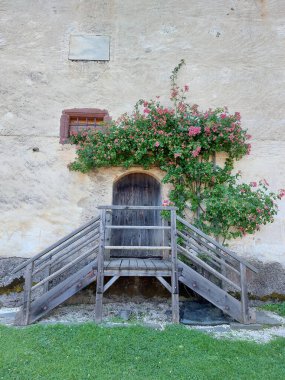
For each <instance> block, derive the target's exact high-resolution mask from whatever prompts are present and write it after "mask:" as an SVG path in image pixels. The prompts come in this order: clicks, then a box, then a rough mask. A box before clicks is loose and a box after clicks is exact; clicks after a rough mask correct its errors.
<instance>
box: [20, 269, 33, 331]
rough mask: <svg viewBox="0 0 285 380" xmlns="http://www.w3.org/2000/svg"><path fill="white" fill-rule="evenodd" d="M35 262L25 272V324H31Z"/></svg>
mask: <svg viewBox="0 0 285 380" xmlns="http://www.w3.org/2000/svg"><path fill="white" fill-rule="evenodd" d="M33 265H34V264H33V263H29V265H28V266H27V267H26V272H25V287H24V302H23V320H22V323H21V324H23V325H28V324H29V318H30V305H31V289H32V282H33V275H32V273H33Z"/></svg>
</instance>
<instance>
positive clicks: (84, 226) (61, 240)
mask: <svg viewBox="0 0 285 380" xmlns="http://www.w3.org/2000/svg"><path fill="white" fill-rule="evenodd" d="M98 220H99V217H97V218H94V219H91V220H90V221H89V222H87V223H85V224H83V225H82V226H81V227H79V228H77V229H76V230H74V231H72V232H71V233H70V234H68V235H66V236H64V237H63V238H62V239H60V240H58V241H57V242H56V243H54V244H52V245H50V246H49V247H48V248H46V249H44V250H43V251H41V252H40V253H38V254H37V255H35V256H33V257H32V258H30V259H28V260H27V261H25V262H24V263H22V264H20V265H18V266H17V267H16V268H15V269H14V270H13V272H12V273H17V272H19V271H20V270H21V269H23V268H24V267H26V266H27V265H28V264H29V263H31V262H33V261H35V260H37V259H38V258H40V257H42V256H43V255H45V254H46V253H49V252H50V251H51V250H53V249H54V248H56V247H58V246H59V245H60V244H62V243H64V242H65V241H66V240H68V239H70V238H71V237H73V236H74V235H76V234H78V233H79V232H81V231H83V230H84V229H86V228H87V227H89V226H90V225H92V224H94V223H96V222H98Z"/></svg>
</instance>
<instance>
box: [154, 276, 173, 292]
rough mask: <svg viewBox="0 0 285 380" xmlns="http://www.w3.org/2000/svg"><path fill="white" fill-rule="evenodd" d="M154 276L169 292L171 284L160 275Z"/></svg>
mask: <svg viewBox="0 0 285 380" xmlns="http://www.w3.org/2000/svg"><path fill="white" fill-rule="evenodd" d="M156 278H157V279H158V281H159V282H160V283H161V284H162V285H163V286H164V287H165V288H166V289H167V290H168V291H169V293H171V286H170V285H169V283H168V282H167V281H165V279H164V278H163V277H161V276H156Z"/></svg>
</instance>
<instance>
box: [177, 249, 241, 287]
mask: <svg viewBox="0 0 285 380" xmlns="http://www.w3.org/2000/svg"><path fill="white" fill-rule="evenodd" d="M178 250H180V251H181V252H182V253H183V254H184V255H185V256H186V257H187V258H188V259H190V260H191V261H193V263H195V264H197V265H199V266H200V267H202V268H204V269H206V270H207V271H208V272H210V273H212V274H213V275H215V276H216V277H217V278H219V279H220V280H223V281H225V282H227V283H228V284H229V285H231V286H233V287H234V288H235V289H237V290H238V291H240V290H241V288H240V286H239V285H237V284H235V283H234V282H232V281H231V280H229V279H228V278H227V277H225V276H223V275H222V274H221V273H220V272H218V271H216V270H215V269H214V268H212V267H210V265H208V264H206V263H205V262H204V261H203V260H201V259H199V258H198V257H195V256H192V255H191V254H190V253H189V251H187V250H186V249H185V248H183V247H181V245H178Z"/></svg>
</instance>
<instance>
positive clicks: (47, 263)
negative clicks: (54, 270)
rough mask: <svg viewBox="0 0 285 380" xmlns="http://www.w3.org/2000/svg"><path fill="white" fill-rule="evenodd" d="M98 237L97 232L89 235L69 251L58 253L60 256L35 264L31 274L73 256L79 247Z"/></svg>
mask: <svg viewBox="0 0 285 380" xmlns="http://www.w3.org/2000/svg"><path fill="white" fill-rule="evenodd" d="M98 237H99V234H95V235H91V236H90V238H89V239H87V240H85V241H84V242H83V243H80V244H77V246H75V247H73V248H72V250H71V251H68V252H66V253H64V254H63V255H60V257H57V258H55V259H53V260H50V261H48V262H46V263H45V264H43V265H42V266H37V267H36V268H35V270H34V272H33V275H35V274H36V273H39V272H41V271H42V270H43V269H45V268H47V267H52V266H53V265H54V264H59V263H61V262H62V261H63V260H66V259H67V258H68V257H70V256H73V255H74V254H75V253H77V252H78V251H79V250H80V249H82V248H84V247H86V246H87V245H89V244H90V243H93V242H94V241H96V240H97V239H98Z"/></svg>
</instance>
